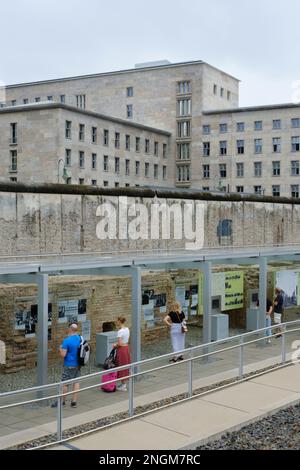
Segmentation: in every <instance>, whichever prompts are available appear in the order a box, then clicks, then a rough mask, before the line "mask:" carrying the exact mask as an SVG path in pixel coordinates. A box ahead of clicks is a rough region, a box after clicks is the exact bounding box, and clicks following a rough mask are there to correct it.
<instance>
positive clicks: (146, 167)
mask: <svg viewBox="0 0 300 470" xmlns="http://www.w3.org/2000/svg"><path fill="white" fill-rule="evenodd" d="M145 176H146V178H148V177H149V163H145Z"/></svg>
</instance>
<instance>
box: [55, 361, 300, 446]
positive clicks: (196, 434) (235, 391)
mask: <svg viewBox="0 0 300 470" xmlns="http://www.w3.org/2000/svg"><path fill="white" fill-rule="evenodd" d="M299 369H300V366H299V365H298V366H295V365H291V366H288V367H285V368H283V369H280V370H277V371H274V372H269V373H266V374H265V375H262V376H260V377H257V378H253V379H252V380H250V381H247V382H244V383H241V384H238V385H233V386H231V387H229V388H227V389H223V390H220V391H217V392H213V393H210V394H208V395H205V396H203V397H202V398H197V399H193V400H191V401H188V402H185V403H182V404H177V405H174V406H172V407H169V408H166V409H165V410H162V411H157V412H153V413H151V414H150V415H148V416H146V417H143V418H137V419H135V420H132V421H129V422H127V423H124V424H120V425H116V426H113V427H112V428H108V429H105V430H102V431H99V432H96V433H93V434H91V435H89V436H87V437H83V438H80V439H75V440H73V441H71V442H70V443H69V444H67V445H66V446H64V445H61V446H57V447H55V449H57V450H70V448H74V449H79V450H90V449H92V450H115V449H119V450H125V449H126V450H127V449H131V450H142V449H143V450H144V449H149V450H166V449H167V450H179V449H193V448H195V447H196V445H198V444H200V443H202V444H203V443H205V442H206V441H207V440H210V439H211V438H213V437H215V438H216V437H218V436H220V435H222V434H224V433H225V432H227V431H234V430H238V429H241V428H242V427H243V426H245V425H247V424H250V423H252V422H254V421H256V420H257V419H261V418H263V417H266V416H269V415H271V414H273V413H275V412H276V411H279V410H280V409H282V408H285V407H287V406H288V405H292V404H295V403H298V402H299V401H300V373H299ZM53 449H54V448H53Z"/></svg>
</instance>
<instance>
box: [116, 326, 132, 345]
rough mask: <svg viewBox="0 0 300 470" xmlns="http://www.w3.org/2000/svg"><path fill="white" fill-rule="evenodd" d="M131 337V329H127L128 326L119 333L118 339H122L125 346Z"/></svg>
mask: <svg viewBox="0 0 300 470" xmlns="http://www.w3.org/2000/svg"><path fill="white" fill-rule="evenodd" d="M129 336H130V331H129V328H127V326H125V327H124V328H121V329H120V330H119V331H118V338H121V340H122V343H123V344H128V341H129Z"/></svg>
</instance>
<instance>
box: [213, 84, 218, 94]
mask: <svg viewBox="0 0 300 470" xmlns="http://www.w3.org/2000/svg"><path fill="white" fill-rule="evenodd" d="M213 91H214V95H216V94H217V93H218V87H217V85H216V84H215V83H214V86H213Z"/></svg>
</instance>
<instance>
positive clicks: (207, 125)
mask: <svg viewBox="0 0 300 470" xmlns="http://www.w3.org/2000/svg"><path fill="white" fill-rule="evenodd" d="M202 131H203V134H205V135H208V134H210V131H211V128H210V125H209V124H205V125H204V126H203V127H202Z"/></svg>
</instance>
